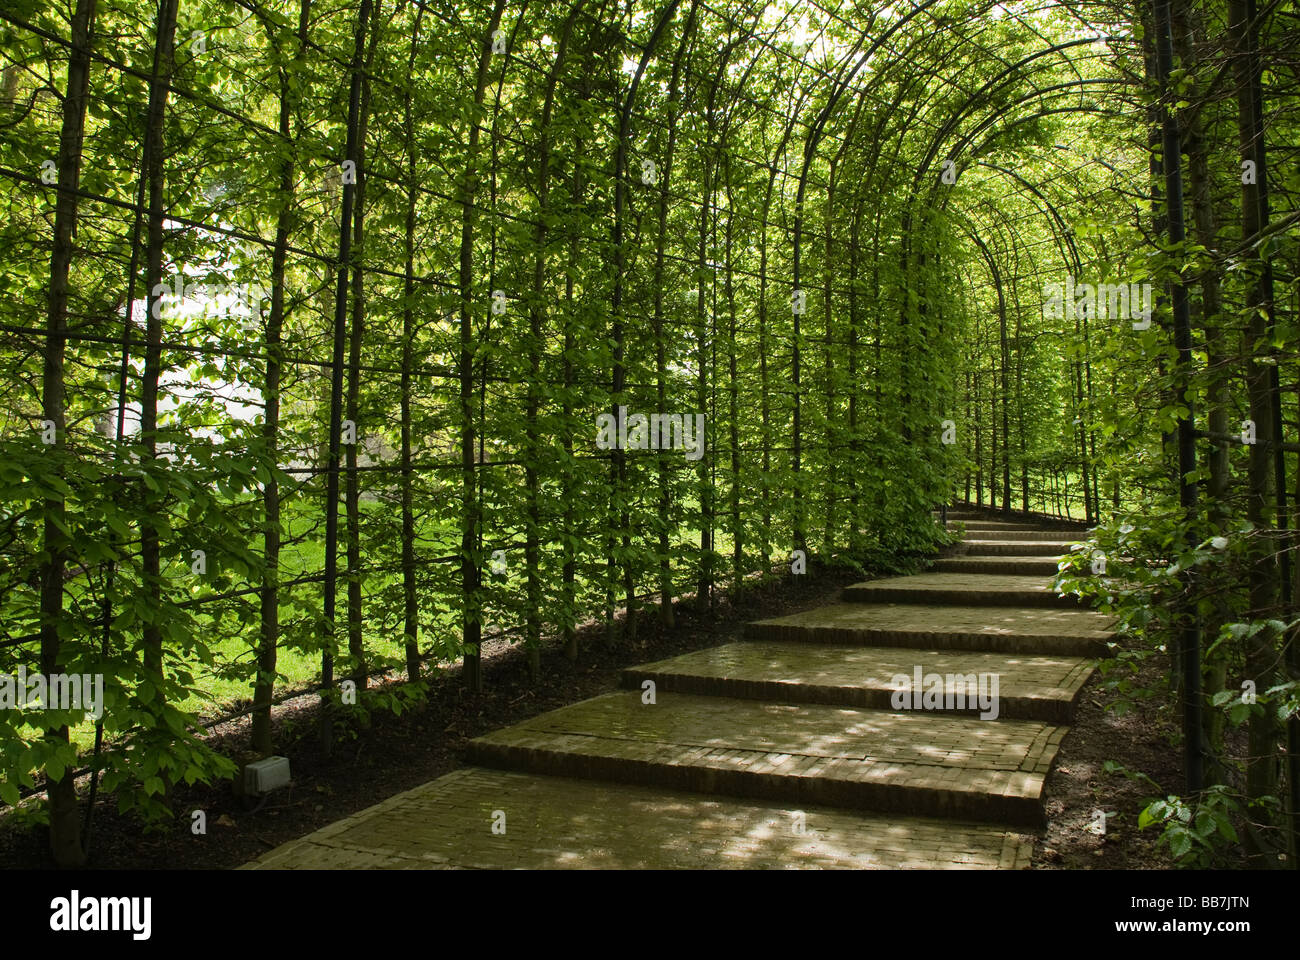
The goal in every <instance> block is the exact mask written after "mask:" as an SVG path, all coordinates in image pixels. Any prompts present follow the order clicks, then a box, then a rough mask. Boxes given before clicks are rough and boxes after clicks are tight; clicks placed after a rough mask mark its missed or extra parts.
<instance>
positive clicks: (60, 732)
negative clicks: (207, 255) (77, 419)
mask: <svg viewBox="0 0 1300 960" xmlns="http://www.w3.org/2000/svg"><path fill="white" fill-rule="evenodd" d="M71 27H72V44H71V48H70V53H69V57H68V92H67V96H66V97H64V100H63V124H62V129H61V130H60V132H59V153H58V160H57V173H58V178H59V179H58V188H59V189H58V192H57V195H56V199H55V204H54V242H53V245H52V248H51V252H50V296H49V308H48V311H47V314H46V338H45V362H44V368H43V371H42V379H41V415H42V417H43V418H44V419H45V420H46V421H47V423H48V424H52V425H53V427H54V443H53V444H52V445H51V446H50V449H49V453H50V455H51V456H52V457H54V458H57V459H56V460H55V464H56V469H58V472H59V473H60V474H62V469H61V460H62V458H64V457H65V456H67V416H66V384H65V380H64V364H65V356H66V349H67V339H66V337H67V328H68V297H69V292H70V290H69V288H70V284H69V275H70V273H71V270H72V257H73V253H74V250H75V248H74V244H73V236H74V234H75V233H76V229H77V190H78V187H79V184H80V180H81V161H82V145H83V143H84V140H85V130H86V100H87V96H88V92H89V88H90V51H91V45H92V43H93V41H94V33H95V0H77V6H76V9H75V10H74V11H73V15H72V23H71ZM126 311H127V316H128V318H129V317H130V314H131V304H130V303H129V302H128V303H127V307H126ZM43 508H44V512H45V521H44V523H43V525H42V547H41V552H42V556H43V562H42V563H41V567H40V573H39V576H40V584H41V629H40V644H41V671H42V672H43V673H44V674H45V675H46V676H52V675H53V674H56V673H59V672H60V669H59V668H60V660H61V653H62V649H61V646H62V645H61V643H60V641H59V624H60V623H61V622H62V620H63V571H64V567H65V566H66V564H67V561H68V554H69V552H70V548H71V544H70V543H69V542H68V537H67V535H66V534H65V533H64V532H63V529H62V528H63V527H64V526H65V517H66V515H67V514H66V507H65V503H64V498H63V496H62V495H61V494H60V493H59V492H58V491H56V490H51V492H50V493H48V494H47V495H46V497H45V501H44V504H43ZM45 737H46V739H47V740H52V741H55V742H56V743H58V744H59V745H60V747H63V746H64V745H66V744H67V743H68V728H67V726H61V727H53V728H49V729H47V730H46V731H45ZM46 795H47V797H48V799H49V816H50V852H51V853H52V854H53V856H54V861H55V863H57V864H58V865H59V866H60V867H64V868H68V867H80V866H83V865H84V864H85V862H86V851H85V849H84V848H83V847H82V844H81V824H80V821H79V819H78V817H77V784H76V780H75V779H74V777H73V765H72V764H68V765H67V768H66V769H65V770H64V772H63V776H61V777H58V778H57V779H56V778H54V777H49V776H48V775H47V787H46Z"/></svg>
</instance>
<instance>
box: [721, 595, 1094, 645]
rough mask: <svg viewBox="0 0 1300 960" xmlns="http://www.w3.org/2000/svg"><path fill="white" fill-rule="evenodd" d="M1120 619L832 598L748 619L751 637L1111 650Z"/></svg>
mask: <svg viewBox="0 0 1300 960" xmlns="http://www.w3.org/2000/svg"><path fill="white" fill-rule="evenodd" d="M1113 625H1114V620H1113V619H1111V618H1110V617H1107V616H1105V615H1104V614H1100V613H1097V612H1095V611H1093V610H1065V609H1063V610H1039V609H1033V608H1030V609H1016V608H1014V607H971V606H956V605H953V606H945V607H929V606H924V605H918V604H899V603H870V604H868V603H831V604H826V605H825V606H821V607H818V608H817V609H815V610H805V611H804V612H802V613H794V614H789V615H787V616H784V617H775V618H772V619H770V620H755V621H752V622H750V623H747V624H745V638H746V639H747V640H785V641H795V642H799V643H822V644H841V645H845V646H870V647H908V648H911V649H921V650H930V649H933V650H989V651H997V652H1000V653H1022V654H1042V655H1045V656H1074V657H1104V656H1106V655H1107V650H1108V648H1107V646H1106V644H1107V643H1108V642H1109V641H1111V640H1113V639H1114V638H1115V632H1114V631H1113V630H1112V629H1111V627H1112V626H1113Z"/></svg>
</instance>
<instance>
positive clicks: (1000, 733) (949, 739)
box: [468, 691, 1068, 827]
mask: <svg viewBox="0 0 1300 960" xmlns="http://www.w3.org/2000/svg"><path fill="white" fill-rule="evenodd" d="M1067 730H1068V728H1066V727H1064V726H1055V725H1051V724H1046V723H1041V722H1038V721H1033V720H980V719H974V718H968V717H956V716H945V715H941V714H931V715H927V714H926V713H924V712H921V711H916V712H911V713H901V712H888V711H883V710H859V709H849V708H845V707H830V706H823V705H821V704H773V703H764V702H762V701H758V700H738V699H732V698H727V697H702V696H695V695H692V694H683V693H660V694H658V695H657V697H656V701H655V703H653V704H647V703H643V702H642V695H641V693H640V692H639V691H638V692H621V693H611V694H605V695H604V696H600V697H595V698H593V699H591V700H586V701H583V702H582V703H578V704H574V705H572V706H569V707H563V708H561V709H559V710H553V711H550V712H549V713H544V714H542V715H540V716H537V717H533V718H532V719H531V720H527V721H525V722H523V723H520V724H516V725H515V726H512V727H507V728H506V729H504V730H498V731H495V732H493V733H489V734H486V735H485V736H482V737H478V738H477V739H475V740H472V741H470V743H469V745H468V755H469V756H468V759H469V760H470V762H472V763H476V764H479V765H482V766H489V767H496V768H505V769H515V770H522V771H525V772H537V773H547V774H551V775H554V776H565V777H582V778H591V779H599V780H615V781H619V782H624V783H637V784H654V785H657V786H663V787H668V788H672V789H679V790H689V791H693V792H699V793H710V794H715V793H716V794H727V795H731V796H738V797H749V798H759V799H766V800H779V801H788V802H794V803H801V804H802V803H809V804H821V805H826V806H834V807H850V808H854V809H862V810H873V811H878V812H882V813H905V814H908V815H911V816H917V815H920V816H938V817H953V818H959V819H969V820H980V821H985V822H988V821H992V822H999V823H1011V824H1018V825H1028V826H1035V827H1041V826H1043V825H1044V823H1045V817H1044V812H1043V807H1042V791H1043V782H1044V779H1045V778H1046V775H1047V772H1048V771H1049V770H1050V768H1051V765H1052V760H1053V758H1054V757H1055V755H1056V751H1057V749H1058V747H1059V745H1060V742H1061V740H1062V738H1064V736H1065V734H1066V732H1067Z"/></svg>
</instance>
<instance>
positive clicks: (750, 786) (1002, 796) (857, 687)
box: [247, 511, 1112, 869]
mask: <svg viewBox="0 0 1300 960" xmlns="http://www.w3.org/2000/svg"><path fill="white" fill-rule="evenodd" d="M949 518H950V522H952V521H960V522H964V524H965V527H966V534H965V538H964V540H963V542H962V543H961V544H960V545H959V546H958V547H956V548H955V549H953V550H952V551H951V555H950V556H948V557H945V558H944V559H941V560H939V561H938V562H937V563H936V564H935V567H934V570H933V572H930V573H924V574H918V575H915V576H909V577H892V578H888V579H884V580H875V581H870V582H868V583H863V584H856V585H854V586H851V587H848V588H846V589H845V590H844V594H843V601H844V602H841V603H835V604H829V605H827V606H824V607H820V608H818V609H816V610H812V611H808V612H806V613H800V614H794V615H792V616H788V617H779V618H776V619H772V620H765V621H758V622H755V623H751V624H749V625H748V626H747V629H746V635H745V639H744V640H742V641H741V642H738V643H732V644H726V645H724V646H721V647H715V648H712V649H709V650H701V651H696V652H694V653H688V654H685V655H684V656H680V657H674V658H673V659H670V660H663V661H660V662H658V663H649V664H645V665H642V666H639V667H634V668H632V669H630V670H627V671H625V673H624V677H623V686H624V687H625V688H627V689H625V690H624V691H621V692H617V693H610V694H606V695H604V696H600V697H595V698H593V699H591V700H586V701H584V702H582V703H577V704H573V705H572V706H568V707H564V708H562V709H559V710H554V711H551V712H550V713H546V714H542V715H541V716H538V717H534V718H533V719H531V720H528V721H525V722H524V723H520V724H517V725H515V726H512V727H507V728H506V729H504V730H498V731H495V732H493V733H490V734H488V735H486V736H483V737H480V738H478V739H476V740H474V741H472V742H471V744H470V755H469V759H470V761H471V763H473V764H474V765H473V766H470V767H466V768H463V769H460V770H457V771H455V772H454V773H451V774H448V775H447V776H445V777H442V778H440V779H438V780H435V781H433V782H431V783H427V784H424V785H423V786H420V787H417V788H416V789H414V790H410V791H407V792H406V793H403V794H399V795H398V796H395V797H392V798H390V799H389V800H386V801H384V802H383V803H380V804H378V805H376V806H373V807H370V808H369V809H367V810H363V811H361V812H359V813H357V814H355V815H354V816H351V817H348V818H347V819H345V820H341V821H339V822H337V823H334V824H331V825H330V826H328V827H326V828H324V829H322V830H318V831H317V832H315V833H313V834H310V835H308V836H306V837H303V838H301V839H299V840H295V841H292V842H290V843H287V844H284V845H283V846H281V847H279V848H277V849H275V850H273V851H271V852H270V853H267V854H266V855H264V856H263V857H261V858H259V859H258V860H256V861H254V862H253V863H250V864H248V865H247V867H249V868H272V869H280V868H295V869H315V868H349V867H352V868H355V867H385V868H434V867H473V868H498V867H522V868H564V867H576V868H592V867H629V868H642V867H668V868H672V867H683V868H685V867H689V868H708V867H764V868H796V867H811V868H818V867H850V868H852V867H883V868H897V867H928V868H950V867H959V868H960V867H981V868H1017V867H1025V866H1028V863H1029V856H1030V853H1031V850H1032V843H1031V839H1032V838H1031V836H1030V834H1032V832H1033V831H1034V830H1035V829H1036V828H1038V827H1040V826H1041V825H1042V824H1043V819H1044V814H1043V804H1042V790H1043V782H1044V780H1045V778H1046V775H1047V772H1048V770H1049V769H1050V768H1051V765H1052V761H1053V759H1054V758H1055V756H1056V752H1057V750H1058V749H1059V747H1060V744H1061V741H1062V739H1063V738H1064V737H1065V736H1066V734H1067V733H1068V730H1069V727H1068V724H1069V723H1070V722H1071V720H1072V718H1073V715H1074V704H1075V701H1076V699H1077V697H1078V695H1079V691H1080V689H1081V688H1082V687H1083V684H1084V683H1085V682H1086V681H1087V679H1088V677H1089V675H1090V674H1091V672H1092V666H1091V662H1090V659H1089V658H1095V657H1098V656H1103V655H1105V652H1106V646H1105V643H1106V641H1107V640H1108V639H1109V638H1110V637H1111V636H1112V634H1111V631H1110V629H1109V628H1110V621H1109V620H1108V619H1107V618H1105V617H1103V616H1101V615H1100V614H1097V613H1093V612H1091V611H1088V610H1085V609H1081V608H1080V607H1079V606H1078V605H1076V604H1073V603H1072V602H1070V601H1069V600H1067V599H1065V598H1062V597H1058V596H1056V595H1055V594H1053V593H1052V591H1051V588H1050V580H1051V576H1052V574H1053V573H1054V572H1055V570H1056V560H1055V557H1057V556H1059V555H1060V554H1061V553H1063V552H1064V551H1065V550H1066V549H1067V548H1068V547H1069V544H1070V542H1071V538H1072V536H1075V534H1072V533H1068V532H1063V531H1060V530H1053V529H1051V528H1050V527H1045V526H1035V525H1029V524H1024V523H1014V522H1008V521H989V520H981V519H979V518H978V515H977V514H975V513H972V512H965V513H960V512H956V511H952V512H950V513H949ZM918 671H919V674H920V680H921V684H920V686H919V687H918V688H917V689H916V690H915V692H914V693H913V684H914V682H915V679H914V678H916V677H917V674H918ZM901 678H907V679H906V683H903V682H902V681H901ZM648 687H649V688H651V689H647V688H648ZM903 688H905V689H903ZM651 690H652V691H653V697H651ZM900 691H901V692H900ZM994 694H996V698H994V696H993V695H994ZM981 695H982V699H981ZM900 699H901V703H902V705H901V708H900V706H899V702H900ZM651 700H653V702H650V701H651Z"/></svg>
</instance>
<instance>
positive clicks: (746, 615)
mask: <svg viewBox="0 0 1300 960" xmlns="http://www.w3.org/2000/svg"><path fill="white" fill-rule="evenodd" d="M809 573H810V575H809V576H804V577H786V578H784V579H781V580H777V581H774V582H772V583H769V584H767V585H765V586H763V587H761V588H756V589H752V590H751V591H750V592H749V593H748V595H747V596H746V597H745V599H744V601H743V602H741V603H740V604H739V605H737V606H732V605H730V604H728V603H727V601H726V600H725V599H723V600H721V601H720V602H719V605H718V607H717V608H716V610H715V611H714V613H713V614H712V615H701V614H698V613H695V612H693V611H692V610H691V609H690V607H689V606H688V605H686V604H682V605H680V606H679V607H678V609H677V624H676V626H675V627H674V628H673V629H671V630H663V629H661V628H660V627H659V626H658V623H657V621H656V620H655V619H654V616H653V613H650V614H643V617H642V619H641V620H640V621H639V624H638V642H637V643H636V644H635V645H615V646H613V647H610V646H606V645H605V644H604V643H603V637H604V630H603V627H599V626H597V627H593V628H591V629H588V630H586V631H584V632H583V633H582V635H581V654H580V656H579V659H578V660H577V662H572V663H571V662H570V661H569V660H567V659H565V657H564V656H563V654H562V653H561V652H560V651H559V650H558V649H552V650H546V651H544V652H543V654H542V674H541V678H540V680H538V681H537V682H532V681H530V680H529V677H528V669H527V663H526V660H525V658H524V655H523V651H522V650H520V649H518V648H515V647H511V646H509V645H507V644H504V643H502V644H499V645H497V647H496V649H493V648H492V647H491V646H490V645H487V644H485V646H484V692H483V693H482V694H481V695H479V696H472V695H470V694H468V693H467V692H466V691H465V690H464V688H463V687H462V685H461V683H460V676H459V673H460V671H459V668H458V667H453V668H449V669H446V670H444V671H442V672H441V673H440V674H439V675H438V676H437V677H435V678H434V679H432V680H431V689H430V695H429V699H428V702H427V704H426V705H425V706H424V707H423V709H421V710H419V711H418V712H411V713H406V714H403V715H402V716H400V717H392V716H377V717H376V718H375V720H374V722H373V723H372V725H371V726H370V727H369V728H368V729H364V730H358V731H355V738H353V737H352V735H351V734H350V733H349V734H348V735H345V736H341V737H339V738H338V739H337V740H336V744H335V750H334V752H333V755H332V756H330V757H328V758H327V757H324V756H323V755H322V753H321V750H320V746H319V740H318V734H317V726H316V714H317V709H318V707H317V703H318V701H317V700H316V698H315V697H303V698H300V699H298V700H295V701H290V702H289V703H287V704H285V705H283V706H282V707H279V708H277V710H276V712H275V715H274V727H275V742H276V745H277V751H278V752H279V753H281V754H282V755H285V756H288V757H289V758H290V760H291V763H292V772H293V783H292V785H291V786H290V787H289V788H288V789H286V790H283V791H278V792H276V793H275V794H272V795H271V796H270V797H269V798H268V800H267V802H266V803H265V805H264V806H262V807H261V808H259V809H257V810H256V811H249V810H248V809H246V808H245V806H244V804H243V803H242V801H241V800H240V799H239V798H237V797H235V796H234V795H233V794H232V792H231V788H230V785H229V783H222V784H219V785H217V786H215V787H205V786H203V785H196V786H193V787H187V786H184V785H183V784H182V785H181V786H179V787H177V788H176V790H175V791H174V808H175V809H176V810H177V811H178V813H179V815H178V817H177V820H176V824H175V825H174V826H173V827H171V828H169V829H166V830H165V831H163V832H156V833H148V834H145V833H142V831H141V828H140V825H139V823H138V822H137V821H136V820H134V819H133V818H131V817H129V816H123V815H120V814H119V813H118V812H117V807H116V802H115V800H114V798H113V797H112V796H103V795H101V797H100V798H99V800H98V802H97V803H96V809H95V816H94V846H93V849H92V851H91V866H92V868H95V869H125V868H143V869H151V868H169V869H177V868H181V869H186V868H198V869H205V868H206V869H214V868H228V867H235V866H239V865H240V864H243V863H245V862H247V861H249V860H251V859H253V858H254V857H256V856H258V855H260V854H262V853H264V852H265V851H267V850H269V849H272V848H274V847H276V846H279V845H280V844H281V843H284V842H285V841H288V840H292V839H294V838H296V837H300V836H303V835H304V834H307V833H310V832H311V831H313V830H316V829H317V828H319V827H322V826H325V825H326V824H329V823H332V822H334V821H335V820H338V819H340V818H342V817H346V816H348V815H349V814H352V813H355V812H357V811H359V810H362V809H364V808H366V807H368V806H370V805H372V804H374V803H377V802H378V801H380V800H382V799H384V798H386V797H389V796H392V795H393V794H395V793H400V792H401V791H403V790H408V789H410V788H412V787H415V786H418V785H419V784H421V783H425V782H426V781H429V780H432V779H434V778H436V777H439V776H441V775H443V774H445V773H447V772H449V771H450V770H452V769H454V768H456V767H457V766H459V765H460V760H459V755H460V752H461V750H462V749H463V747H464V745H465V743H466V741H468V740H470V739H472V738H474V737H477V736H480V735H482V734H484V733H487V732H489V731H491V730H496V729H499V728H501V727H504V726H508V725H510V724H513V723H518V722H519V721H522V720H525V719H527V718H529V717H532V716H535V715H537V714H539V713H543V712H545V711H547V710H552V709H555V708H557V707H561V706H564V705H566V704H570V703H574V702H577V701H579V700H584V699H586V698H588V697H593V696H596V695H598V694H601V693H606V692H609V691H611V690H613V689H615V688H617V686H618V681H619V673H620V671H621V670H622V669H623V668H625V667H629V666H633V665H635V664H638V663H645V662H647V661H650V660H658V659H663V658H665V657H670V656H674V655H677V654H680V653H686V652H688V651H691V650H699V649H703V648H706V647H711V646H717V645H718V644H722V643H729V642H732V641H734V640H737V639H739V638H740V635H741V632H742V630H743V626H744V623H745V622H746V621H748V620H753V619H758V618H761V617H771V616H780V615H782V614H786V613H794V612H797V611H800V610H805V609H809V608H811V607H815V606H819V605H821V604H824V603H827V602H830V601H833V600H835V599H836V598H837V595H838V592H839V589H840V588H841V587H842V586H844V585H845V584H847V583H851V582H855V581H858V580H861V579H862V578H861V576H860V575H854V574H852V573H849V572H846V571H814V570H811V569H810V571H809ZM1100 696H1101V691H1100V688H1099V686H1098V684H1097V679H1096V678H1094V679H1093V681H1092V682H1091V683H1090V684H1089V686H1088V687H1087V688H1085V690H1084V692H1083V695H1082V701H1081V706H1080V711H1079V717H1078V721H1077V723H1076V725H1075V728H1074V730H1073V732H1072V733H1071V735H1070V736H1069V738H1068V739H1067V741H1066V743H1065V745H1064V748H1063V750H1062V751H1061V754H1060V760H1059V762H1058V765H1057V768H1056V769H1055V770H1054V771H1053V772H1052V774H1051V775H1050V777H1049V779H1048V781H1047V798H1048V815H1049V818H1050V823H1049V826H1048V829H1047V832H1046V836H1045V839H1039V840H1038V841H1037V842H1036V845H1035V855H1034V865H1035V866H1036V867H1048V868H1060V867H1064V868H1076V869H1077V868H1083V869H1088V868H1135V867H1164V866H1168V862H1167V859H1166V858H1164V857H1163V856H1162V855H1161V854H1160V853H1159V852H1157V851H1156V850H1155V849H1154V841H1155V834H1154V831H1152V830H1148V831H1145V832H1143V833H1138V832H1137V829H1136V821H1137V813H1138V811H1139V810H1140V809H1141V807H1142V805H1143V803H1142V799H1143V798H1142V792H1141V789H1140V788H1139V787H1136V786H1134V785H1132V784H1131V783H1129V781H1127V780H1125V779H1124V778H1122V777H1119V776H1117V775H1115V776H1112V775H1106V774H1104V773H1102V770H1101V767H1102V763H1103V762H1104V761H1105V760H1107V759H1115V760H1119V761H1120V762H1121V763H1124V764H1125V765H1127V766H1129V767H1131V768H1134V769H1138V770H1142V771H1144V772H1146V773H1148V774H1149V775H1151V776H1152V777H1154V778H1155V779H1156V780H1157V782H1161V783H1166V782H1167V783H1170V784H1173V783H1175V782H1176V779H1177V776H1178V763H1179V752H1178V750H1177V749H1176V748H1174V747H1172V746H1170V745H1169V744H1168V742H1167V741H1166V740H1165V738H1164V737H1165V733H1166V731H1165V730H1163V729H1162V727H1161V724H1160V723H1159V722H1158V721H1157V720H1156V719H1155V717H1154V714H1153V712H1152V711H1150V710H1148V711H1147V712H1146V713H1145V714H1144V712H1143V710H1141V709H1139V710H1138V711H1136V712H1134V713H1131V714H1129V715H1127V716H1125V717H1122V718H1115V717H1113V716H1112V715H1110V714H1107V713H1105V712H1104V711H1103V710H1102V709H1101V705H1100V699H1099V698H1100ZM247 741H248V727H247V720H242V721H236V722H233V723H230V724H227V725H225V726H223V727H220V728H217V729H216V730H214V732H213V733H212V735H211V737H210V741H209V742H210V743H211V744H212V745H213V746H214V747H215V748H216V749H218V750H220V751H222V752H224V753H226V754H227V755H232V756H233V755H236V754H238V753H240V752H241V751H243V750H244V749H246V747H247ZM1098 808H1101V809H1104V810H1106V811H1107V812H1108V813H1114V816H1111V817H1109V818H1108V819H1107V832H1106V835H1105V836H1104V837H1101V836H1097V835H1095V834H1094V833H1093V832H1091V831H1090V830H1089V829H1088V826H1089V824H1090V823H1091V822H1092V821H1093V820H1094V811H1095V810H1096V809H1098ZM195 809H202V810H204V811H205V812H206V814H207V824H208V831H207V834H206V836H194V835H193V834H192V833H191V832H190V816H189V814H190V812H191V811H193V810H195ZM0 866H3V867H5V868H11V869H12V868H27V869H53V867H54V864H53V862H52V860H51V859H50V856H49V853H48V846H47V841H46V831H45V830H44V829H43V828H35V829H29V828H19V827H18V826H17V825H16V824H15V823H14V822H13V818H12V817H6V818H5V819H4V820H0Z"/></svg>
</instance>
